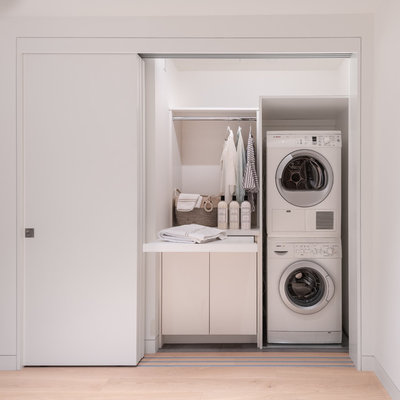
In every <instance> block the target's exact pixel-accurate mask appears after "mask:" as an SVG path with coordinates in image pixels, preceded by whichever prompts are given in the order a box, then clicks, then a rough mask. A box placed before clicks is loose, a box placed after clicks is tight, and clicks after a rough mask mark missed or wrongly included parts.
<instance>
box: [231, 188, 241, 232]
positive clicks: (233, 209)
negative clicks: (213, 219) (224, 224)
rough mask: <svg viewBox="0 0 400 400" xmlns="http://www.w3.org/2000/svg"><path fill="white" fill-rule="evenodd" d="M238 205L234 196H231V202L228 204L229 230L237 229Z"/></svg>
mask: <svg viewBox="0 0 400 400" xmlns="http://www.w3.org/2000/svg"><path fill="white" fill-rule="evenodd" d="M239 210H240V206H239V203H238V202H237V201H236V196H235V195H233V196H232V201H231V202H230V203H229V229H239Z"/></svg>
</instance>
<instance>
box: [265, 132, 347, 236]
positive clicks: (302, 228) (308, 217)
mask: <svg viewBox="0 0 400 400" xmlns="http://www.w3.org/2000/svg"><path fill="white" fill-rule="evenodd" d="M341 147H342V139H341V132H340V131H267V173H266V176H267V185H266V190H267V196H266V197H267V233H268V236H272V237H296V236H306V237H340V229H341Z"/></svg>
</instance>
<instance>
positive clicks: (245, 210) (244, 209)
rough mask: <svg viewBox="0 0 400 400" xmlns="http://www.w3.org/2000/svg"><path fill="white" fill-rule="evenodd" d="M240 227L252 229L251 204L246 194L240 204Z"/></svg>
mask: <svg viewBox="0 0 400 400" xmlns="http://www.w3.org/2000/svg"><path fill="white" fill-rule="evenodd" d="M240 228H241V229H251V204H250V203H249V202H248V201H247V196H244V201H242V204H241V205H240Z"/></svg>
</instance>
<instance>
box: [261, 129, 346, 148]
mask: <svg viewBox="0 0 400 400" xmlns="http://www.w3.org/2000/svg"><path fill="white" fill-rule="evenodd" d="M267 147H292V148H296V147H299V148H313V147H314V148H315V147H342V133H341V132H340V131H328V130H326V131H309V130H308V131H267Z"/></svg>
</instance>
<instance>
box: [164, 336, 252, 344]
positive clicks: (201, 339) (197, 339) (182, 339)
mask: <svg viewBox="0 0 400 400" xmlns="http://www.w3.org/2000/svg"><path fill="white" fill-rule="evenodd" d="M163 343H171V344H180V343H189V344H194V343H209V344H211V343H212V344H217V343H257V336H255V335H163Z"/></svg>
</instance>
